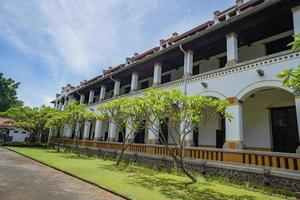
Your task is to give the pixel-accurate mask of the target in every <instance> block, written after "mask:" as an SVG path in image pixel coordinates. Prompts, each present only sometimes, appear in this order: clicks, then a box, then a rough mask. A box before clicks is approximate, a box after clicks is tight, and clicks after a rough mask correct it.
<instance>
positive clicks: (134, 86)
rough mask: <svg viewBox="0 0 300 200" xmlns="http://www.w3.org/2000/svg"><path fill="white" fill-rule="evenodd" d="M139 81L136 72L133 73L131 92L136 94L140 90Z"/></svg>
mask: <svg viewBox="0 0 300 200" xmlns="http://www.w3.org/2000/svg"><path fill="white" fill-rule="evenodd" d="M138 80H139V75H138V73H136V72H133V73H132V74H131V87H130V92H134V91H136V90H137V89H138Z"/></svg>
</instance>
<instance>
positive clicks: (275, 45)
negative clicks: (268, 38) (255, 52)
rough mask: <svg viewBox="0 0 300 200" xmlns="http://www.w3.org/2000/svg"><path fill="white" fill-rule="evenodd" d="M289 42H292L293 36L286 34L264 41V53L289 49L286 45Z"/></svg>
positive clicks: (268, 53)
mask: <svg viewBox="0 0 300 200" xmlns="http://www.w3.org/2000/svg"><path fill="white" fill-rule="evenodd" d="M291 42H293V38H292V37H291V36H288V37H284V38H280V39H278V40H275V41H272V42H268V43H266V44H265V45H266V55H270V54H273V53H278V52H281V51H285V50H288V49H290V48H291V47H288V46H287V45H288V44H289V43H291Z"/></svg>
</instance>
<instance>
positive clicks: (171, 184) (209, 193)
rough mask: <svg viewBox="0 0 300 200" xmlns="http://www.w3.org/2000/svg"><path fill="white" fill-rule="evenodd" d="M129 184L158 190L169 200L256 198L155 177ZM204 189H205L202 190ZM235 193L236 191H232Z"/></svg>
mask: <svg viewBox="0 0 300 200" xmlns="http://www.w3.org/2000/svg"><path fill="white" fill-rule="evenodd" d="M128 183H129V184H133V185H135V186H140V187H144V188H147V189H149V190H154V189H157V190H158V191H159V193H160V194H162V195H164V196H165V197H167V198H169V199H186V200H208V199H209V200H210V199H213V200H223V199H228V200H229V199H233V200H240V199H245V200H253V199H255V197H253V196H249V195H234V194H231V195H227V194H223V193H221V192H218V191H216V190H213V189H207V188H204V185H205V184H209V183H191V182H183V181H177V180H174V179H169V178H164V177H157V176H155V177H153V176H143V175H142V176H141V175H140V176H135V177H133V178H132V179H131V180H130V181H128ZM201 187H203V189H202V188H201ZM232 192H234V191H232Z"/></svg>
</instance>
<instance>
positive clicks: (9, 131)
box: [0, 117, 31, 143]
mask: <svg viewBox="0 0 300 200" xmlns="http://www.w3.org/2000/svg"><path fill="white" fill-rule="evenodd" d="M30 135H31V133H30V132H28V131H26V130H24V129H22V128H17V127H15V126H13V124H12V120H11V119H8V118H3V117H0V143H3V142H25V141H26V140H29V138H30Z"/></svg>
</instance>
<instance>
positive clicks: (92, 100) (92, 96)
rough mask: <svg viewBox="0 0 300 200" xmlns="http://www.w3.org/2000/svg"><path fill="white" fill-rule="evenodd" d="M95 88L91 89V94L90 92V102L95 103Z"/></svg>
mask: <svg viewBox="0 0 300 200" xmlns="http://www.w3.org/2000/svg"><path fill="white" fill-rule="evenodd" d="M94 94H95V92H94V90H90V94H89V103H93V102H94Z"/></svg>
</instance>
